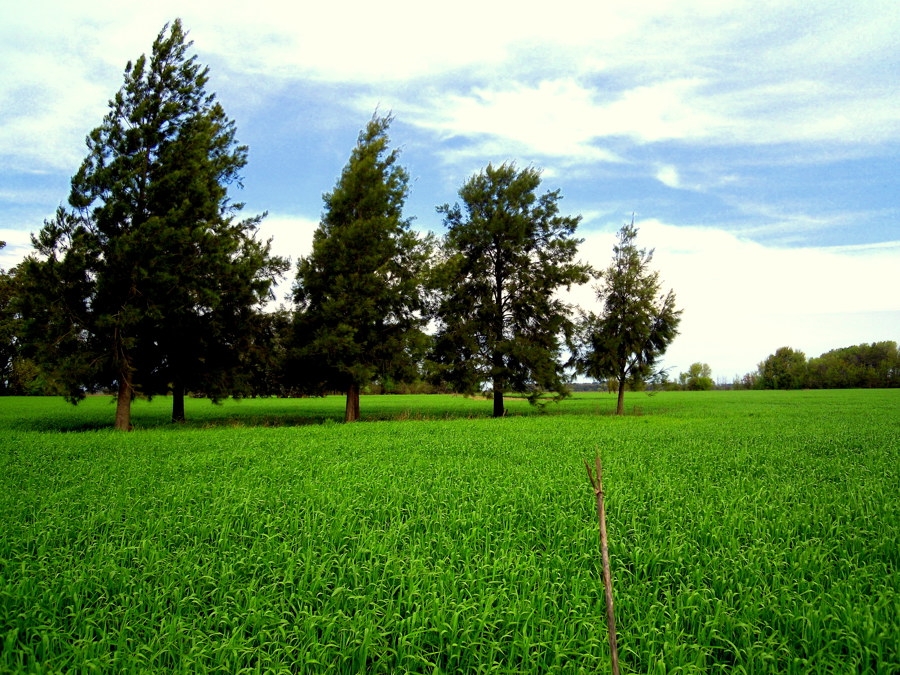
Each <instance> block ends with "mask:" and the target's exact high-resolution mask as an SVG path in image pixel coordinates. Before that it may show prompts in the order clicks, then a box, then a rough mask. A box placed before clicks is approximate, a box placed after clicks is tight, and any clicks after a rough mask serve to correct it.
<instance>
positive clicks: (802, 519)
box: [0, 390, 900, 673]
mask: <svg viewBox="0 0 900 675" xmlns="http://www.w3.org/2000/svg"><path fill="white" fill-rule="evenodd" d="M169 406H170V402H169V401H167V400H166V399H156V400H154V401H153V402H151V403H147V402H141V401H139V402H136V404H135V410H134V423H135V427H136V431H135V432H134V433H131V434H117V433H114V432H112V431H108V430H106V427H107V426H109V425H110V424H111V422H112V417H113V406H112V405H111V404H110V401H109V399H108V398H103V397H98V398H90V399H88V400H86V401H84V402H83V403H82V404H80V405H79V406H78V407H75V408H73V407H71V406H69V405H68V404H66V403H64V402H62V401H60V400H58V399H25V398H9V399H0V438H2V440H0V645H2V657H0V672H48V673H49V672H117V673H118V672H204V671H218V672H227V673H238V672H296V673H316V672H334V673H392V672H415V673H436V672H442V673H460V672H473V673H474V672H483V673H488V672H491V673H494V672H496V673H548V672H559V673H580V672H584V673H594V672H608V669H609V654H608V644H607V635H606V624H605V606H604V602H603V590H602V583H601V573H600V562H599V559H600V556H599V544H598V536H597V522H596V513H595V510H594V501H593V494H592V492H591V491H590V489H589V487H588V482H587V476H586V474H585V470H584V466H583V459H585V458H590V457H592V456H593V455H594V453H595V452H596V450H597V449H600V450H602V453H603V460H604V483H605V488H606V493H607V517H608V520H609V524H608V528H609V536H610V555H611V560H612V571H613V577H614V583H615V594H616V596H615V600H616V620H617V625H618V629H619V648H620V658H621V661H622V665H623V670H624V671H625V672H652V673H673V672H682V673H685V672H711V671H713V672H715V671H718V672H729V673H732V672H746V673H766V672H770V673H827V672H833V673H855V672H870V673H897V672H900V390H881V391H877V390H867V391H839V392H838V391H815V392H803V391H800V392H755V391H751V392H709V393H705V392H697V393H692V392H672V393H662V394H658V395H656V396H653V397H648V396H645V395H643V394H630V395H629V396H628V397H626V410H627V412H628V415H627V416H626V417H624V418H616V417H614V416H612V415H610V412H611V411H612V410H613V409H614V407H615V399H614V397H612V396H608V395H606V394H594V395H587V394H583V395H578V396H575V397H574V398H573V399H570V400H568V401H565V402H564V403H562V404H560V405H553V404H551V405H549V406H548V407H547V408H546V410H545V411H544V412H539V411H536V410H533V409H531V408H530V407H529V406H528V404H527V403H526V402H524V401H511V402H510V404H509V408H510V415H509V417H507V418H505V419H496V420H495V419H489V417H488V416H489V415H490V412H491V411H490V408H491V405H490V402H488V401H485V400H483V399H475V400H469V399H464V398H459V397H449V396H432V397H412V396H410V397H404V396H383V397H374V396H372V397H363V399H362V414H363V419H364V421H363V422H361V423H357V424H352V425H343V424H339V423H336V421H337V420H339V419H340V418H341V417H342V415H343V399H340V398H326V399H305V400H275V399H272V400H247V401H241V402H228V403H226V404H225V405H223V406H221V407H219V406H212V405H210V404H209V403H208V402H206V401H189V402H188V410H187V413H188V417H189V419H190V421H189V422H188V424H187V425H185V426H179V427H173V426H172V425H170V424H168V423H167V420H168V417H169V412H170V409H169Z"/></svg>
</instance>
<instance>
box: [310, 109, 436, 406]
mask: <svg viewBox="0 0 900 675" xmlns="http://www.w3.org/2000/svg"><path fill="white" fill-rule="evenodd" d="M391 121H392V117H391V116H390V115H387V116H377V115H375V116H373V117H372V120H371V121H370V122H369V123H368V125H367V126H366V128H365V130H363V131H362V132H360V134H359V139H358V141H357V144H356V147H355V148H354V149H353V151H352V153H351V155H350V160H349V161H348V163H347V165H346V166H345V167H344V170H343V172H342V173H341V176H340V178H339V179H338V181H337V184H336V185H335V187H334V189H333V190H332V191H331V192H329V193H327V194H326V195H324V201H325V211H324V213H323V215H322V220H321V222H320V224H319V227H318V229H317V230H316V232H315V234H314V236H313V249H312V253H310V255H308V256H306V257H304V258H301V259H300V261H299V263H298V265H297V276H296V281H295V283H294V291H293V293H294V301H295V302H296V304H297V313H296V318H295V335H296V337H295V344H294V350H293V363H294V366H293V368H294V370H295V371H297V373H296V374H295V376H294V379H295V381H296V380H298V379H299V380H305V381H306V383H307V386H308V387H311V388H312V389H313V390H314V391H317V392H324V391H327V390H332V389H338V390H341V391H344V392H346V397H347V405H346V412H345V420H346V421H348V422H351V421H354V420H357V419H358V418H359V414H360V410H359V394H360V388H361V387H362V386H365V385H367V384H369V383H371V382H373V381H376V380H378V379H384V378H391V379H395V380H406V381H408V380H411V379H415V377H416V376H417V370H416V365H417V359H418V358H419V357H420V354H421V351H422V350H423V348H424V340H425V336H424V333H423V332H422V328H423V327H424V325H425V323H426V321H427V318H426V302H425V300H426V298H425V295H424V294H423V292H422V279H423V274H424V271H425V268H426V265H427V262H428V260H429V258H430V248H431V243H430V240H429V239H428V238H422V237H420V236H418V235H417V234H416V233H415V232H414V231H413V230H412V229H411V221H410V219H408V218H404V216H403V206H404V203H405V201H406V197H407V194H408V182H409V176H408V174H407V172H406V170H405V169H404V168H403V167H401V166H400V165H399V164H398V163H397V162H398V159H399V151H398V150H390V149H389V147H388V144H389V139H388V134H387V132H388V128H389V126H390V124H391Z"/></svg>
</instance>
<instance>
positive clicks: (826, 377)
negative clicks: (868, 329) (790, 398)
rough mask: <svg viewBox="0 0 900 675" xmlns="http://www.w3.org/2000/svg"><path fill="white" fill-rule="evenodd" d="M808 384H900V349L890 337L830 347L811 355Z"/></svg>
mask: <svg viewBox="0 0 900 675" xmlns="http://www.w3.org/2000/svg"><path fill="white" fill-rule="evenodd" d="M808 386H809V387H811V388H816V389H833V388H848V387H896V386H900V353H898V349H897V343H896V342H893V341H884V342H873V343H872V344H860V345H854V346H852V347H843V348H841V349H833V350H831V351H829V352H826V353H824V354H822V355H821V356H819V357H817V358H814V359H810V360H809V364H808Z"/></svg>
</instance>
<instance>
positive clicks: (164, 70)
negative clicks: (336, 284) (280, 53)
mask: <svg viewBox="0 0 900 675" xmlns="http://www.w3.org/2000/svg"><path fill="white" fill-rule="evenodd" d="M190 46H191V43H190V42H188V41H187V40H186V35H185V33H184V31H183V30H182V27H181V23H180V21H178V20H176V21H175V22H174V23H173V24H172V26H171V28H169V27H168V26H166V27H164V28H163V30H162V31H161V32H160V33H159V36H158V37H157V39H156V40H155V42H154V44H153V51H152V54H151V57H150V58H149V59H147V58H146V57H145V56H141V57H140V58H139V59H138V60H137V61H136V62H135V63H133V64H132V63H129V64H128V65H127V66H126V68H125V82H124V84H123V86H122V88H121V89H120V90H119V92H118V93H117V94H116V96H115V98H114V99H113V100H111V101H110V103H109V108H110V110H109V113H108V114H107V115H106V117H105V118H104V120H103V123H102V124H101V125H100V126H99V127H97V128H96V129H94V130H93V131H92V132H91V133H90V135H89V136H88V138H87V147H88V155H87V157H86V158H85V160H84V162H83V163H82V165H81V167H80V169H79V170H78V172H77V173H76V174H75V176H74V177H73V178H72V190H71V193H70V195H69V204H70V206H71V210H67V209H65V208H63V207H60V208H59V210H58V211H57V214H56V217H55V219H54V220H52V221H47V222H45V224H44V227H43V229H42V230H41V232H40V233H39V234H38V235H37V236H36V237H34V246H35V249H36V253H37V255H36V256H32V257H31V258H30V259H28V260H26V262H25V263H24V264H23V274H24V276H25V277H26V279H25V281H24V282H23V287H24V293H23V304H22V307H23V313H24V315H25V318H26V324H25V328H26V336H27V340H26V341H27V343H28V344H29V349H30V350H31V352H32V353H33V355H34V357H35V358H36V359H37V360H38V361H39V362H40V363H41V364H42V365H43V366H44V367H45V368H46V369H47V370H48V372H50V373H52V375H53V377H54V379H55V380H57V381H58V382H59V383H60V384H61V385H62V386H63V388H64V390H65V391H66V392H67V396H68V397H69V398H70V399H71V400H73V401H75V400H78V399H79V398H81V397H83V396H84V394H85V393H86V392H88V391H91V390H94V389H96V388H99V387H102V388H112V389H117V390H118V392H119V395H118V407H117V413H116V427H117V428H120V429H126V428H128V427H129V425H130V422H129V415H130V412H129V409H130V402H131V399H132V398H133V397H134V396H135V395H136V394H137V393H143V394H145V395H154V394H158V393H165V392H167V391H169V389H170V388H171V389H172V390H173V391H174V393H175V394H176V396H175V408H174V409H173V419H178V418H179V417H180V416H181V413H180V407H179V401H181V400H183V392H184V391H185V389H186V388H202V389H203V390H204V391H205V392H207V393H209V394H211V395H213V396H214V397H218V396H223V395H226V394H227V393H231V392H234V391H239V390H240V389H241V385H240V383H239V379H240V378H239V377H238V370H239V367H240V358H241V357H240V354H241V353H242V349H243V348H244V346H245V343H246V341H247V340H248V339H250V338H249V337H248V336H247V335H246V331H245V328H244V326H245V325H247V324H248V318H249V317H250V315H251V314H252V312H253V308H254V306H255V305H257V304H258V303H259V302H260V301H262V300H265V299H266V298H267V296H268V293H269V286H270V284H271V282H272V279H273V277H275V276H276V275H278V274H280V273H281V272H282V271H283V270H284V269H285V266H286V265H285V263H284V261H282V260H280V259H278V258H273V257H272V256H270V254H269V245H268V244H267V243H261V242H259V241H257V240H256V239H255V233H256V230H257V225H258V223H259V220H260V217H254V218H250V219H247V220H243V221H239V220H236V218H235V216H236V214H237V212H238V211H240V209H241V208H242V204H238V203H232V202H231V201H230V200H229V198H228V188H229V187H230V186H231V185H233V184H237V185H240V174H239V172H240V170H241V168H243V167H244V165H245V164H246V161H247V148H246V147H245V146H238V145H237V144H236V141H235V128H234V123H233V122H232V121H231V120H229V119H228V118H227V116H226V115H225V112H224V111H223V109H222V107H221V106H220V105H219V104H218V103H217V102H216V101H215V97H214V95H212V94H208V93H207V92H206V91H205V85H206V83H207V80H208V76H207V72H208V71H207V69H206V68H203V67H201V66H200V65H199V64H198V63H197V60H196V56H190V57H189V56H188V55H187V50H188V49H189V47H190Z"/></svg>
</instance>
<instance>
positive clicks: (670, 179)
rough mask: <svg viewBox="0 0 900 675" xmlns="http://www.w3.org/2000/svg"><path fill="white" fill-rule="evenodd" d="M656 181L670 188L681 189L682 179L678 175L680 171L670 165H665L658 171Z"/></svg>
mask: <svg viewBox="0 0 900 675" xmlns="http://www.w3.org/2000/svg"><path fill="white" fill-rule="evenodd" d="M656 180H658V181H659V182H660V183H662V184H663V185H665V186H667V187H670V188H679V187H681V177H680V176H679V175H678V169H676V168H675V167H674V166H672V165H670V164H665V165H663V166H660V167H659V168H658V169H657V171H656Z"/></svg>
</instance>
